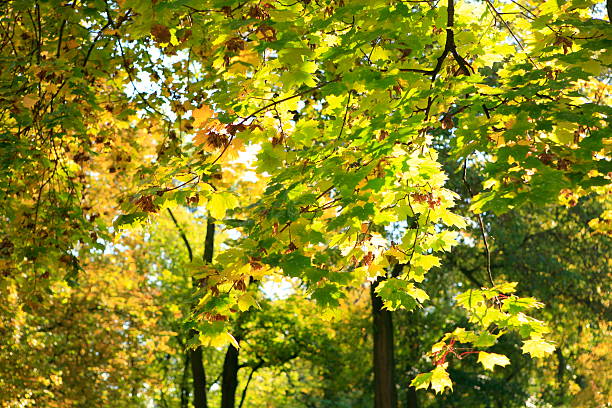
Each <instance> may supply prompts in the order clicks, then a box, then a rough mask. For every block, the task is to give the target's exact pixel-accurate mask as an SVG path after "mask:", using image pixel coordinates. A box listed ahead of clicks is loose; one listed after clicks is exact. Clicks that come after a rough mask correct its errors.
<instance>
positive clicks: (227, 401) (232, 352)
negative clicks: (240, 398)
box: [221, 344, 239, 408]
mask: <svg viewBox="0 0 612 408" xmlns="http://www.w3.org/2000/svg"><path fill="white" fill-rule="evenodd" d="M238 369H239V367H238V349H237V348H236V347H234V346H233V345H231V344H230V345H229V346H228V348H227V352H226V353H225V360H224V361H223V380H222V381H221V408H234V406H235V404H236V390H237V389H238Z"/></svg>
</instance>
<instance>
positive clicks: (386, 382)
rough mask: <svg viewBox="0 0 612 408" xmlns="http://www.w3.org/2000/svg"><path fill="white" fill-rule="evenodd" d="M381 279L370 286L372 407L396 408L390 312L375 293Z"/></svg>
mask: <svg viewBox="0 0 612 408" xmlns="http://www.w3.org/2000/svg"><path fill="white" fill-rule="evenodd" d="M383 279H384V278H381V277H379V278H378V279H377V280H376V281H375V282H373V283H372V285H371V286H370V296H371V298H372V315H373V318H374V319H373V320H374V353H373V359H374V407H375V408H397V390H396V388H395V375H394V371H395V361H394V351H393V318H392V316H391V312H390V311H388V310H386V309H383V301H382V299H381V298H380V297H379V296H378V295H377V294H376V292H375V289H376V287H377V286H378V284H379V282H380V281H382V280H383Z"/></svg>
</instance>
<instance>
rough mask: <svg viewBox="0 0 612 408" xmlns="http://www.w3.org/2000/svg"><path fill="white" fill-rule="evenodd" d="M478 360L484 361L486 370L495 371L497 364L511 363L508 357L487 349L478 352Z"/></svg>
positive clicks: (505, 364)
mask: <svg viewBox="0 0 612 408" xmlns="http://www.w3.org/2000/svg"><path fill="white" fill-rule="evenodd" d="M478 362H479V363H482V365H483V367H484V368H485V369H486V370H491V371H493V369H494V368H495V366H496V365H499V366H502V367H505V366H507V365H508V364H510V360H509V359H508V357H506V356H504V355H502V354H497V353H487V352H486V351H481V352H480V353H478Z"/></svg>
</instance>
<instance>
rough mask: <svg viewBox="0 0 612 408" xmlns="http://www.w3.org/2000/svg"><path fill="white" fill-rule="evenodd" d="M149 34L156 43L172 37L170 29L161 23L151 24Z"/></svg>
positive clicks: (167, 41)
mask: <svg viewBox="0 0 612 408" xmlns="http://www.w3.org/2000/svg"><path fill="white" fill-rule="evenodd" d="M151 35H152V36H153V37H155V41H157V42H158V43H166V44H167V43H169V42H170V38H171V37H172V36H171V34H170V29H169V28H168V27H166V26H165V25H162V24H153V25H152V26H151Z"/></svg>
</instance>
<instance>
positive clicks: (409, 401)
mask: <svg viewBox="0 0 612 408" xmlns="http://www.w3.org/2000/svg"><path fill="white" fill-rule="evenodd" d="M406 408H419V400H418V398H417V393H416V390H415V389H414V387H408V392H407V393H406Z"/></svg>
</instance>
